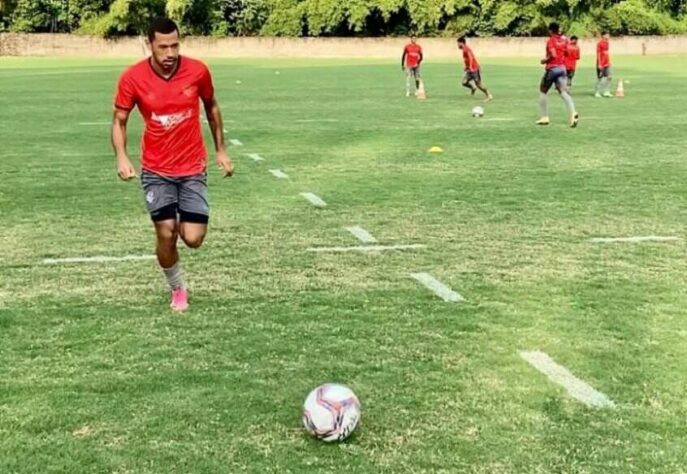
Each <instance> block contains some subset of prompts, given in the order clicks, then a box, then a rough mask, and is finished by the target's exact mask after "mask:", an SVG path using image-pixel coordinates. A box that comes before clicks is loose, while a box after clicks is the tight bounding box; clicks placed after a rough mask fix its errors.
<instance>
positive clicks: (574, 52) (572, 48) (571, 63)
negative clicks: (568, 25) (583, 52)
mask: <svg viewBox="0 0 687 474" xmlns="http://www.w3.org/2000/svg"><path fill="white" fill-rule="evenodd" d="M579 60H580V47H579V46H578V45H577V36H571V37H570V43H568V50H567V51H566V54H565V70H566V72H567V74H568V89H572V81H573V78H574V77H575V71H576V70H577V61H579Z"/></svg>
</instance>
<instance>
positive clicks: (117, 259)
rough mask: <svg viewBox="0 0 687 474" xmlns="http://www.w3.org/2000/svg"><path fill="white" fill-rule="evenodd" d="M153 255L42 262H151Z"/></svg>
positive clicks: (52, 259) (45, 261) (75, 258)
mask: <svg viewBox="0 0 687 474" xmlns="http://www.w3.org/2000/svg"><path fill="white" fill-rule="evenodd" d="M154 258H155V255H125V256H124V257H105V256H97V257H70V258H46V259H44V260H43V264H45V265H55V264H59V263H105V262H129V261H136V260H153V259H154Z"/></svg>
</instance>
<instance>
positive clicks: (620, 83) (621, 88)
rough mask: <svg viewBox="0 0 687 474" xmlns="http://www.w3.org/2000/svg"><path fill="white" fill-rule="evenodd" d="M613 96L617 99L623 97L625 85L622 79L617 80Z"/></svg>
mask: <svg viewBox="0 0 687 474" xmlns="http://www.w3.org/2000/svg"><path fill="white" fill-rule="evenodd" d="M615 96H616V97H617V98H619V99H622V98H623V97H625V87H624V85H623V80H622V79H620V80H619V81H618V88H617V89H616V90H615Z"/></svg>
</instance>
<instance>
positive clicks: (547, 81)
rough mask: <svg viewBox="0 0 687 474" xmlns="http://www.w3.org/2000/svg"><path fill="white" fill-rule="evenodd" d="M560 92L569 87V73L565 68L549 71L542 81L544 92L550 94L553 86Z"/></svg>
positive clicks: (559, 67)
mask: <svg viewBox="0 0 687 474" xmlns="http://www.w3.org/2000/svg"><path fill="white" fill-rule="evenodd" d="M554 84H555V85H556V88H557V89H558V90H559V91H560V90H563V88H566V87H567V85H568V73H567V71H566V70H565V68H564V67H563V66H558V67H554V68H551V69H547V70H546V73H544V77H542V79H541V85H540V89H541V90H542V91H543V92H549V90H550V89H551V86H552V85H554Z"/></svg>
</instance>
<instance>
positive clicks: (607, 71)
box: [596, 66, 611, 79]
mask: <svg viewBox="0 0 687 474" xmlns="http://www.w3.org/2000/svg"><path fill="white" fill-rule="evenodd" d="M596 77H598V78H599V79H601V78H602V77H611V67H610V66H609V67H597V68H596Z"/></svg>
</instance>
